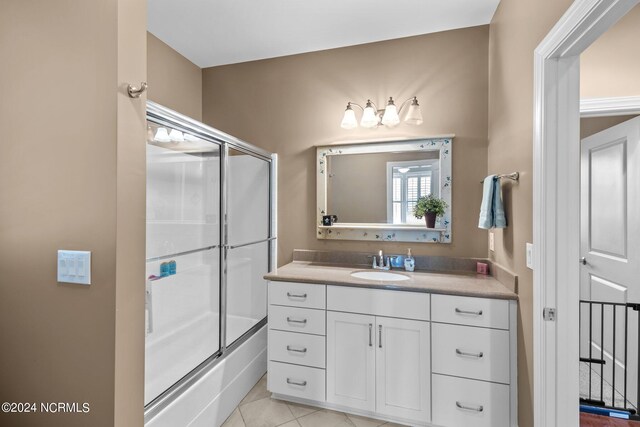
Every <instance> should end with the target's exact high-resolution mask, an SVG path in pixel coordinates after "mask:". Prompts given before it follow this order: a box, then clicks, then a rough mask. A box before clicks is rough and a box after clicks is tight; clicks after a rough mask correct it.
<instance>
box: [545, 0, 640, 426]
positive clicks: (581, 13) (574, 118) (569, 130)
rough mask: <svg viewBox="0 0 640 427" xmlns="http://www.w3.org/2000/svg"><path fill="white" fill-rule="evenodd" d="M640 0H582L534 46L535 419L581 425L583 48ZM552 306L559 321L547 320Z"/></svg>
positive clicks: (546, 424) (575, 3) (558, 423)
mask: <svg viewBox="0 0 640 427" xmlns="http://www.w3.org/2000/svg"><path fill="white" fill-rule="evenodd" d="M639 1H640V0H576V1H575V2H574V3H573V4H572V5H571V6H570V7H569V9H568V10H567V12H566V13H565V14H564V15H563V16H562V18H560V20H559V21H558V23H557V24H556V25H555V26H554V27H553V28H552V29H551V31H550V32H549V34H548V35H547V36H546V37H545V39H544V40H543V41H542V42H541V43H540V44H539V45H538V47H537V48H536V49H535V52H534V117H533V124H534V126H533V164H534V168H533V171H534V175H533V241H534V248H535V256H534V260H533V261H534V262H533V266H534V270H533V282H534V283H533V293H534V303H533V307H534V311H533V312H534V313H535V314H534V319H533V329H534V349H533V355H534V370H533V377H534V378H533V381H534V414H535V419H534V425H535V426H536V427H551V426H577V425H578V422H579V421H578V420H579V411H578V405H577V402H576V399H577V397H578V394H579V376H578V363H577V361H578V357H579V356H578V355H579V346H578V339H577V337H576V334H575V328H576V325H578V301H579V286H568V285H567V284H577V283H578V281H579V264H578V260H579V245H580V228H579V218H580V208H579V206H580V203H579V202H580V191H579V190H580V144H579V141H580V54H581V53H582V52H583V51H584V50H586V49H587V48H588V47H589V46H590V45H591V44H592V43H593V42H594V41H595V40H596V39H598V37H600V36H601V35H602V34H603V33H604V32H606V31H607V30H608V29H609V28H611V27H612V26H613V25H614V24H615V23H616V22H617V21H618V20H619V19H620V18H622V17H623V16H624V15H625V14H626V13H627V12H629V10H631V9H632V8H633V7H634V6H635V5H636V4H638V2H639ZM545 307H548V308H554V309H555V310H556V316H555V321H545V320H544V319H543V309H544V308H545Z"/></svg>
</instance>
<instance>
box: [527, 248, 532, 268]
mask: <svg viewBox="0 0 640 427" xmlns="http://www.w3.org/2000/svg"><path fill="white" fill-rule="evenodd" d="M527 267H528V268H530V269H532V270H533V243H527Z"/></svg>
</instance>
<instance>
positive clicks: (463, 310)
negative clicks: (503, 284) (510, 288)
mask: <svg viewBox="0 0 640 427" xmlns="http://www.w3.org/2000/svg"><path fill="white" fill-rule="evenodd" d="M431 298H432V299H431V306H432V316H431V320H432V321H434V322H443V323H455V324H458V325H469V326H481V327H484V328H497V329H509V301H507V300H501V299H490V298H474V297H459V296H453V295H437V294H435V295H432V296H431Z"/></svg>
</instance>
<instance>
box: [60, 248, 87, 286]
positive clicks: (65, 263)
mask: <svg viewBox="0 0 640 427" xmlns="http://www.w3.org/2000/svg"><path fill="white" fill-rule="evenodd" d="M58 283H76V284H79V285H90V284H91V252H89V251H64V250H59V251H58Z"/></svg>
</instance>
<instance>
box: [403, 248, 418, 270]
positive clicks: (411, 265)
mask: <svg viewBox="0 0 640 427" xmlns="http://www.w3.org/2000/svg"><path fill="white" fill-rule="evenodd" d="M415 268H416V260H415V259H413V256H411V248H409V250H408V251H407V257H406V258H405V259H404V269H405V270H406V271H413V270H414V269H415Z"/></svg>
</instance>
